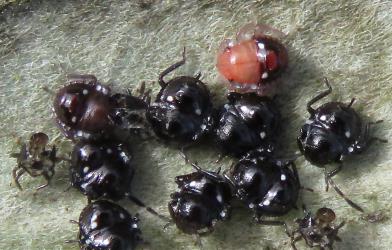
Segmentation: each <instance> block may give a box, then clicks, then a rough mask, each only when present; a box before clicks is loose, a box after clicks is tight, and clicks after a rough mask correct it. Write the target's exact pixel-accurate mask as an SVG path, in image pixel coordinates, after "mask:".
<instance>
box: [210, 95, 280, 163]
mask: <svg viewBox="0 0 392 250" xmlns="http://www.w3.org/2000/svg"><path fill="white" fill-rule="evenodd" d="M228 100H229V102H228V103H227V104H225V105H224V106H223V107H222V108H221V109H220V111H219V114H218V118H217V120H218V121H217V122H216V128H215V131H214V132H215V141H216V142H217V144H218V146H219V147H220V148H221V150H222V151H223V152H224V153H225V154H230V155H233V156H236V157H240V156H242V155H244V154H245V153H247V152H249V151H250V150H254V149H256V148H265V149H268V148H269V149H271V150H272V149H273V145H274V144H275V142H274V139H275V137H276V136H277V134H278V132H279V128H280V122H281V115H280V112H279V110H278V109H277V107H276V106H275V104H274V102H273V101H272V100H271V99H270V98H268V97H261V96H258V95H256V94H253V93H247V94H238V93H230V94H229V95H228Z"/></svg>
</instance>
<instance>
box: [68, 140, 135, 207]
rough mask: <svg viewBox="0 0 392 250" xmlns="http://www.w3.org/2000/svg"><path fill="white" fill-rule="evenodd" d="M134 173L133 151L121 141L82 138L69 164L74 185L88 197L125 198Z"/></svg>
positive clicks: (129, 189)
mask: <svg viewBox="0 0 392 250" xmlns="http://www.w3.org/2000/svg"><path fill="white" fill-rule="evenodd" d="M134 173H135V168H134V164H133V161H132V154H131V152H130V150H129V149H128V148H127V147H125V146H124V145H123V144H121V143H114V142H107V141H99V142H98V141H96V142H84V141H83V142H79V143H78V144H76V145H75V146H74V150H73V153H72V161H71V167H70V177H71V178H70V179H71V184H72V186H74V187H76V188H77V189H79V190H80V191H81V192H82V193H83V194H85V195H86V196H87V197H88V198H89V199H92V200H96V199H98V198H106V199H111V200H119V199H123V198H125V197H126V196H128V195H129V192H130V191H131V183H132V178H133V176H134Z"/></svg>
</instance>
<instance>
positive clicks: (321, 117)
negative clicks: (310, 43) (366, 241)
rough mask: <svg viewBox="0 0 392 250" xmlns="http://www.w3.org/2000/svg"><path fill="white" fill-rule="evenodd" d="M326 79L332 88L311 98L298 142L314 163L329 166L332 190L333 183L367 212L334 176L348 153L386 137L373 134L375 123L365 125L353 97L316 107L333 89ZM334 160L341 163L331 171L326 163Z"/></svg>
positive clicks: (355, 206)
mask: <svg viewBox="0 0 392 250" xmlns="http://www.w3.org/2000/svg"><path fill="white" fill-rule="evenodd" d="M324 80H325V84H326V85H327V87H328V89H327V90H326V91H323V92H321V93H320V94H318V95H317V96H316V97H314V98H312V99H311V100H310V101H309V102H308V104H307V109H308V112H309V114H310V118H309V119H308V120H307V122H306V123H305V125H303V126H302V129H301V131H300V135H299V136H298V138H297V142H298V146H299V149H300V150H301V152H302V154H303V155H304V156H305V158H306V159H307V160H308V161H309V162H310V163H312V164H314V165H315V166H318V167H321V168H324V169H325V171H324V175H325V182H326V185H327V188H326V189H327V190H328V185H329V184H330V185H331V186H332V187H333V188H334V189H335V190H336V192H337V193H338V194H339V195H340V196H341V197H343V198H344V199H345V200H346V201H347V202H348V204H349V205H350V206H352V207H353V208H355V209H357V210H359V211H361V212H363V209H362V208H361V207H360V206H358V205H357V204H355V203H354V202H352V201H351V200H349V199H348V198H347V197H346V196H345V195H344V194H343V193H342V192H341V191H340V189H338V188H337V186H336V185H335V183H334V182H333V181H332V177H333V176H334V175H336V174H337V173H338V172H340V170H341V169H342V167H343V165H342V162H343V160H344V158H345V157H346V156H348V155H353V154H359V153H361V152H363V151H364V150H365V149H366V148H367V147H368V146H369V145H370V144H371V142H372V141H374V140H378V141H382V142H386V141H385V140H381V139H379V138H376V137H372V136H370V132H369V130H370V126H371V125H372V124H374V123H367V124H366V125H365V127H364V129H363V126H362V121H361V118H360V117H359V115H358V113H357V112H356V111H355V110H354V109H353V108H352V107H351V106H352V104H353V103H354V100H355V99H352V100H351V102H350V103H349V104H345V103H342V102H327V103H325V104H323V105H321V106H320V107H318V108H317V109H313V108H312V105H313V104H314V103H315V102H317V101H319V100H321V99H322V98H324V97H326V96H327V95H329V94H330V93H331V92H332V87H331V85H330V84H329V83H328V80H327V79H326V78H325V79H324ZM379 122H380V121H379ZM377 123H378V122H377ZM330 163H338V164H339V165H338V167H337V168H336V169H335V170H333V171H331V172H327V170H326V168H325V165H327V164H330Z"/></svg>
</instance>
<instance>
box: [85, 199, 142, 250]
mask: <svg viewBox="0 0 392 250" xmlns="http://www.w3.org/2000/svg"><path fill="white" fill-rule="evenodd" d="M137 222H138V219H137V218H134V217H132V216H131V215H130V214H129V213H128V211H127V210H125V209H123V208H122V207H120V206H118V205H116V204H114V203H111V202H109V201H104V200H100V201H96V202H93V203H91V204H89V205H87V206H86V207H85V208H84V209H83V211H82V212H81V214H80V217H79V244H80V247H81V249H86V250H106V249H107V250H109V249H110V250H131V249H135V247H136V246H137V244H138V243H139V242H140V241H141V238H140V236H141V231H140V229H139V228H138V224H137Z"/></svg>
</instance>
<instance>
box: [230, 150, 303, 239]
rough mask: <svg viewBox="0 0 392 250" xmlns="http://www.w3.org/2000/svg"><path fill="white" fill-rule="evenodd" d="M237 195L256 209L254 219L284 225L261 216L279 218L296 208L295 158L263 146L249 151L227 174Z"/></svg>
mask: <svg viewBox="0 0 392 250" xmlns="http://www.w3.org/2000/svg"><path fill="white" fill-rule="evenodd" d="M226 178H227V179H228V180H230V182H231V184H232V187H233V189H234V195H235V196H236V197H237V198H238V199H239V200H240V201H241V202H242V203H243V204H244V205H245V206H247V207H248V208H250V209H251V210H253V211H254V219H255V221H256V222H257V223H259V224H263V225H282V226H284V227H285V231H286V233H288V230H287V226H286V223H285V222H282V221H275V220H273V221H270V220H264V219H262V217H263V216H268V217H276V216H282V215H284V214H286V213H288V212H289V211H290V210H291V209H293V208H296V203H297V199H298V195H299V190H300V188H301V186H300V181H299V177H298V173H297V169H296V166H295V164H294V162H293V160H286V159H276V158H275V157H274V156H272V154H271V153H270V152H268V151H265V150H264V149H258V150H254V151H251V152H249V153H248V154H246V155H245V156H244V157H243V158H241V159H240V160H239V161H238V162H237V163H236V164H234V165H233V166H232V167H231V169H230V172H229V176H226Z"/></svg>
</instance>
